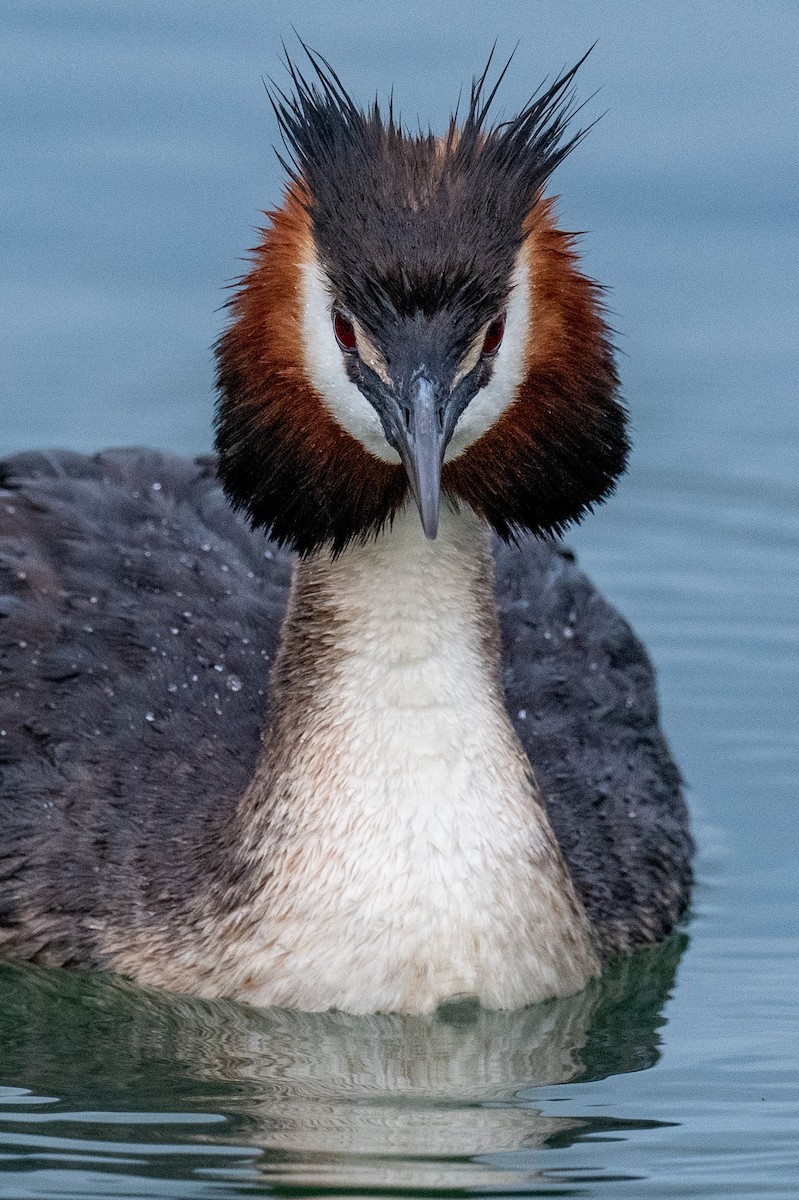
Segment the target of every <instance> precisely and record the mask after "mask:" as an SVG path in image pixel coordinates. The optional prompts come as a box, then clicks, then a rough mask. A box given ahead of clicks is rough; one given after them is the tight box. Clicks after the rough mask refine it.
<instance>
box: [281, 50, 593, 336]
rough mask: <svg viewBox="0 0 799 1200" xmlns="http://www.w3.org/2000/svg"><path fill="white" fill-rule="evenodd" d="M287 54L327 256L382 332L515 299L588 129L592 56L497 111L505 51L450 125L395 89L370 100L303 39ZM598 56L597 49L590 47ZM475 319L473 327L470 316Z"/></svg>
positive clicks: (343, 291)
mask: <svg viewBox="0 0 799 1200" xmlns="http://www.w3.org/2000/svg"><path fill="white" fill-rule="evenodd" d="M303 49H304V51H305V54H306V56H307V59H308V62H309V64H310V71H309V72H308V73H307V74H303V73H302V72H301V71H300V69H299V68H298V66H297V65H296V64H295V63H294V62H293V61H292V60H291V59H288V60H287V65H288V70H289V73H290V75H291V80H292V84H293V94H292V95H287V94H286V93H284V92H283V91H281V90H280V89H279V88H278V87H277V86H276V85H275V84H274V83H272V84H271V85H269V87H268V90H269V94H270V99H271V102H272V104H273V106H274V110H275V114H276V116H277V120H278V122H279V125H280V130H281V133H282V136H283V140H284V143H285V147H286V151H287V154H288V159H285V158H283V159H281V161H282V162H283V165H284V167H285V169H286V170H287V171H288V172H289V174H290V176H291V177H292V178H293V180H294V181H295V183H300V182H302V184H303V185H304V186H305V188H306V189H307V195H308V211H309V214H310V217H311V221H312V224H313V230H314V236H315V241H316V243H317V247H318V249H319V252H320V254H321V256H322V259H323V262H324V266H325V269H326V271H327V273H328V276H329V278H330V279H331V282H332V283H333V286H334V287H335V289H336V291H337V292H338V293H339V294H340V296H341V299H342V300H343V301H344V302H345V303H346V304H347V305H349V307H350V308H351V309H352V310H353V311H354V312H356V313H357V314H358V316H359V318H360V319H361V320H362V321H363V322H364V323H366V324H367V325H368V326H369V327H370V328H371V330H372V332H373V333H374V334H375V335H377V336H378V337H379V336H380V333H381V330H382V328H383V327H384V326H386V325H390V323H391V322H392V321H393V320H394V319H396V317H397V315H399V316H408V315H411V314H412V313H414V312H421V313H423V314H425V315H427V316H429V315H432V314H433V313H435V312H440V311H441V310H442V309H450V310H458V312H459V315H460V317H461V319H462V321H463V322H464V324H465V325H468V326H476V325H479V323H480V322H482V321H483V320H487V319H490V318H491V316H493V314H494V313H495V312H496V310H497V309H498V308H499V307H500V306H501V305H502V303H504V301H505V299H506V296H507V290H508V287H509V279H510V274H511V271H512V267H513V263H514V261H515V258H516V254H517V252H518V250H519V247H520V245H521V243H522V241H523V239H524V236H525V234H524V222H525V218H526V217H527V215H528V213H529V211H530V209H531V207H532V205H533V203H534V202H535V198H536V196H537V195H538V194H539V193H540V191H541V189H542V187H543V185H544V183H545V182H546V180H547V179H548V177H549V176H550V175H551V173H552V172H553V171H554V169H555V168H556V167H557V166H558V164H559V163H560V162H562V161H563V159H564V158H565V157H566V155H567V154H568V153H569V151H570V150H571V149H572V148H573V147H574V146H575V145H576V144H577V142H578V141H580V139H581V138H582V137H583V136H584V133H585V130H582V129H580V130H577V131H576V132H575V133H573V134H571V136H569V137H566V132H567V128H568V126H569V125H570V122H571V120H572V118H573V116H574V115H575V112H576V105H575V102H574V95H573V92H572V81H573V79H574V76H575V73H576V72H577V70H578V69H579V67H580V65H581V63H582V62H583V61H584V59H581V60H580V62H578V63H577V64H576V65H575V66H574V67H572V68H571V70H569V71H566V72H565V73H564V74H562V75H560V76H559V77H558V78H557V79H556V80H555V81H554V82H553V83H552V84H550V85H549V86H548V87H546V88H545V89H543V90H540V91H539V92H538V93H537V94H536V95H535V96H534V97H533V98H532V99H531V100H530V101H529V103H528V104H527V105H525V107H524V108H523V109H522V110H521V112H519V113H518V114H517V115H516V116H514V117H513V118H511V119H509V120H505V121H498V122H497V123H494V124H492V123H491V117H492V114H493V108H494V101H495V99H496V95H497V90H498V88H499V85H500V84H501V82H502V80H503V78H504V75H505V72H506V71H507V68H508V66H509V64H510V60H508V62H507V63H506V64H505V66H504V67H503V68H502V69H501V70H500V71H499V73H498V75H497V78H496V79H495V80H494V82H493V83H491V84H489V75H490V71H491V65H492V61H493V51H492V54H491V56H489V59H488V62H487V64H486V66H485V69H484V70H483V72H482V74H481V75H480V76H479V77H477V78H475V79H474V81H473V83H472V87H471V94H470V98H469V104H468V109H467V111H466V113H465V115H464V116H463V119H462V120H459V116H458V112H457V110H456V112H455V113H454V114H453V116H452V118H451V120H450V124H449V128H448V130H447V132H446V133H445V135H444V136H443V137H441V138H439V137H436V136H435V135H434V134H433V133H431V132H427V133H424V132H419V133H417V134H412V133H411V132H410V131H409V130H408V129H406V128H405V127H404V126H403V124H402V122H401V120H400V119H399V118H398V117H397V116H396V115H395V111H394V105H393V101H390V102H389V104H388V108H387V111H386V112H385V113H384V112H382V111H381V109H380V106H379V104H378V102H377V101H375V102H374V103H373V104H372V105H371V106H370V107H368V108H366V109H363V108H361V107H359V106H358V105H357V104H356V103H355V101H354V100H353V99H352V98H351V96H350V95H349V94H348V92H347V91H346V89H345V88H344V86H343V84H342V82H341V80H340V79H339V77H338V75H337V74H336V72H335V71H334V70H333V68H332V67H331V66H330V64H329V63H328V62H327V61H326V60H325V59H324V58H322V57H321V56H320V55H318V54H316V53H315V52H314V51H312V50H309V49H308V48H307V47H305V46H303ZM584 57H585V56H584ZM465 332H466V330H465Z"/></svg>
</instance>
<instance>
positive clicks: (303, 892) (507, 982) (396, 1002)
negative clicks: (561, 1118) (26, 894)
mask: <svg viewBox="0 0 799 1200" xmlns="http://www.w3.org/2000/svg"><path fill="white" fill-rule="evenodd" d="M492 586H493V560H492V556H491V549H490V541H489V535H488V532H487V530H486V529H485V527H484V526H483V524H482V523H481V522H480V521H479V520H478V519H477V518H476V517H475V516H474V514H473V513H471V511H469V510H465V511H461V512H460V513H459V514H455V513H453V512H451V511H445V512H444V513H443V514H442V521H441V531H440V534H439V537H438V538H437V540H436V541H435V542H429V541H427V539H426V538H425V537H424V535H423V533H422V530H421V526H420V522H419V518H418V516H417V514H416V512H415V510H411V509H406V510H404V511H403V512H402V513H401V514H400V515H399V516H398V518H397V519H396V520H395V522H394V525H393V527H392V529H391V530H390V531H388V532H386V533H385V534H384V535H382V536H381V537H379V538H378V539H377V540H376V541H373V542H370V543H368V544H366V545H363V546H357V547H354V548H351V549H349V550H348V551H346V552H345V553H344V554H342V555H341V556H340V557H339V558H337V559H335V560H332V559H331V558H330V557H329V556H326V555H320V556H317V557H315V558H314V559H311V560H309V561H306V562H304V563H300V564H298V566H297V570H296V575H295V580H294V585H293V591H292V597H291V601H290V606H289V612H288V614H287V618H286V623H285V626H284V637H283V644H282V648H281V655H280V659H279V661H278V663H277V664H276V668H275V677H274V679H273V699H272V705H273V708H272V712H273V722H272V727H271V732H270V734H269V736H268V737H267V740H266V742H265V745H264V749H263V754H262V759H261V766H260V769H259V772H258V773H257V774H256V778H255V780H254V781H253V785H252V788H251V793H250V796H249V798H248V801H247V803H248V804H250V805H252V806H253V808H254V809H256V810H257V811H258V812H259V813H260V819H258V820H253V825H252V830H253V837H252V838H251V840H250V843H249V846H248V857H249V861H250V865H251V869H255V868H256V864H258V863H259V862H260V864H261V866H262V868H263V869H265V870H266V871H267V872H268V876H267V878H268V883H267V884H266V885H265V891H266V894H265V896H264V902H265V911H264V914H263V920H262V921H261V922H259V923H258V925H257V927H254V928H252V930H251V931H250V933H249V934H248V937H247V941H248V944H249V951H248V953H247V955H246V959H247V976H248V981H247V982H248V985H249V986H247V987H246V988H243V989H242V993H243V994H244V995H245V996H246V998H247V999H249V1000H251V1001H253V1002H255V1003H268V1004H278V1005H285V1006H292V1007H299V1008H306V1009H324V1008H328V1007H337V1008H342V1009H346V1010H349V1011H354V1012H373V1011H376V1010H403V1011H425V1010H429V1009H431V1008H434V1007H435V1006H436V1004H437V1003H439V1002H440V1001H441V1000H443V999H446V998H448V997H451V996H454V995H459V994H469V995H476V996H477V997H479V999H480V1000H481V1001H482V1002H483V1003H485V1004H486V1005H488V1006H490V1007H518V1006H521V1005H524V1004H528V1003H530V1002H532V1001H535V1000H539V999H542V998H544V997H547V996H553V995H564V994H567V993H570V992H574V991H577V990H579V989H580V988H581V987H583V986H584V984H585V982H586V980H587V979H588V977H589V976H591V975H592V974H594V973H596V971H597V969H598V964H597V961H596V958H595V956H594V953H593V950H592V949H591V944H590V935H589V932H588V924H587V920H586V918H585V914H584V912H583V910H582V907H581V905H580V903H579V901H578V900H577V897H576V895H575V893H574V889H573V887H572V884H571V881H570V879H569V876H568V873H567V871H566V868H565V866H564V864H563V860H562V858H561V855H560V851H559V849H558V847H557V843H556V841H555V838H554V835H553V833H552V830H551V828H550V826H549V823H548V821H547V818H546V815H545V812H544V809H543V807H542V805H541V803H540V800H539V797H538V794H537V791H536V788H535V784H534V782H533V780H532V777H531V772H530V767H529V764H528V762H527V759H526V758H525V755H524V752H523V751H522V748H521V746H520V744H519V742H518V740H517V738H516V735H515V733H514V731H513V729H512V726H511V724H510V721H509V719H508V716H507V713H506V711H505V707H504V703H503V696H502V689H501V683H500V678H499V653H498V630H497V620H496V613H495V609H494V601H493V592H492ZM244 811H247V804H245V808H244ZM256 830H258V831H259V832H258V833H257V835H256V832H255V831H256Z"/></svg>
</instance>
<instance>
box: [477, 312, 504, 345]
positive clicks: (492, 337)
mask: <svg viewBox="0 0 799 1200" xmlns="http://www.w3.org/2000/svg"><path fill="white" fill-rule="evenodd" d="M504 336H505V318H504V317H497V319H496V321H492V322H491V324H490V325H489V327H488V329H487V330H486V335H485V340H484V342H483V351H482V352H483V354H496V352H497V350H499V348H500V346H501V345H502V339H503V337H504Z"/></svg>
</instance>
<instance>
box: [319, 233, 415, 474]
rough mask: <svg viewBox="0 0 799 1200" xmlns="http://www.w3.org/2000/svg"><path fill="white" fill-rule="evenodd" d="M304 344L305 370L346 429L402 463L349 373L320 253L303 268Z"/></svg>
mask: <svg viewBox="0 0 799 1200" xmlns="http://www.w3.org/2000/svg"><path fill="white" fill-rule="evenodd" d="M302 289H303V304H302V333H303V337H302V344H303V354H304V358H305V369H306V370H307V372H308V378H309V379H310V381H311V384H312V385H313V387H314V388H315V389H316V391H317V392H318V393H319V395H320V396H321V398H322V401H323V402H324V404H325V407H326V408H327V409H328V411H329V412H330V414H331V416H332V417H333V418H334V419H335V420H336V421H337V422H338V424H339V425H340V426H341V428H342V429H344V430H346V432H347V433H349V434H351V435H352V437H354V438H356V439H357V440H358V441H359V442H360V443H361V445H362V446H363V447H364V449H365V450H368V451H369V453H370V454H373V455H374V456H375V458H380V459H382V460H383V462H390V463H398V462H399V461H400V456H399V455H398V454H397V452H396V450H395V449H394V448H393V446H389V444H388V442H387V441H386V435H385V433H384V432H383V426H382V424H381V422H380V418H379V417H378V415H377V413H376V412H375V410H374V409H373V408H372V406H371V404H370V403H369V401H368V400H367V399H366V397H365V396H364V395H363V393H362V392H361V390H360V388H357V387H356V386H355V384H354V383H353V382H352V380H351V379H350V377H349V375H348V374H347V368H346V367H345V365H344V355H343V353H342V351H341V347H340V346H339V344H338V342H337V341H336V335H335V332H334V330H333V316H332V297H331V292H330V284H329V283H328V280H327V277H326V275H325V273H324V271H323V270H322V267H321V265H320V263H319V261H318V260H317V258H316V256H314V258H313V259H312V260H311V261H310V262H306V263H304V264H303V268H302Z"/></svg>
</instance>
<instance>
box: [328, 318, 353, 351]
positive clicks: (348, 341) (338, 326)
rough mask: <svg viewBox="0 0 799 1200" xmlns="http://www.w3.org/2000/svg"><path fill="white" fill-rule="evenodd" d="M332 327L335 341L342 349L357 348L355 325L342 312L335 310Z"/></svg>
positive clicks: (350, 349)
mask: <svg viewBox="0 0 799 1200" xmlns="http://www.w3.org/2000/svg"><path fill="white" fill-rule="evenodd" d="M333 328H334V329H335V331H336V341H337V342H338V344H339V346H341V349H342V350H347V351H352V350H356V349H357V347H358V339H357V338H356V337H355V326H354V325H353V323H352V321H350V320H348V319H347V317H345V316H344V313H343V312H340V311H338V310H337V311H336V312H335V314H334V315H333Z"/></svg>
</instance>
